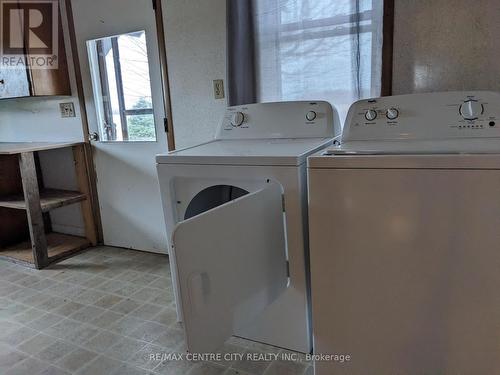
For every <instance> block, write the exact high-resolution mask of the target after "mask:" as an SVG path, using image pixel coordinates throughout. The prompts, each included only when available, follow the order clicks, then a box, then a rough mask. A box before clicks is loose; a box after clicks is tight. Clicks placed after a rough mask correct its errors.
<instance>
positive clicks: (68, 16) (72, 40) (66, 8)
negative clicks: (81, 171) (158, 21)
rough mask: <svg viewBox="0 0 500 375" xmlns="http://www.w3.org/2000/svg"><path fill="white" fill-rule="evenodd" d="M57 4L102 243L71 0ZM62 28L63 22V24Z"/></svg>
mask: <svg viewBox="0 0 500 375" xmlns="http://www.w3.org/2000/svg"><path fill="white" fill-rule="evenodd" d="M59 6H60V7H61V9H63V12H61V14H64V15H65V17H64V18H65V19H63V20H62V21H63V23H64V21H67V30H68V35H69V44H70V45H69V50H70V51H71V57H72V61H73V69H74V72H75V81H76V91H77V95H78V104H79V105H80V116H81V119H82V130H83V142H84V143H83V150H84V154H85V163H86V165H85V167H86V168H87V171H88V173H87V176H88V179H89V181H88V185H89V188H90V189H89V194H90V202H91V206H92V214H93V216H94V222H95V226H96V229H97V244H99V245H102V244H103V242H104V240H103V238H104V236H103V229H102V221H101V212H100V210H99V197H98V194H97V173H96V169H95V164H94V155H93V150H92V146H91V144H90V141H89V123H88V117H87V107H86V105H85V95H84V92H83V80H82V71H81V68H80V58H79V56H78V48H77V43H76V34H75V24H74V19H73V8H72V6H71V0H59ZM63 30H64V24H63Z"/></svg>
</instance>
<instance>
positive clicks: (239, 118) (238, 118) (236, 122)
mask: <svg viewBox="0 0 500 375" xmlns="http://www.w3.org/2000/svg"><path fill="white" fill-rule="evenodd" d="M244 122H245V115H244V114H243V113H242V112H236V113H235V114H234V115H233V117H232V118H231V125H233V126H240V125H241V124H243V123H244Z"/></svg>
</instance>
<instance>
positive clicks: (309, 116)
mask: <svg viewBox="0 0 500 375" xmlns="http://www.w3.org/2000/svg"><path fill="white" fill-rule="evenodd" d="M317 116H318V115H317V114H316V112H314V111H309V112H307V113H306V120H307V121H314V120H315V119H316V117H317Z"/></svg>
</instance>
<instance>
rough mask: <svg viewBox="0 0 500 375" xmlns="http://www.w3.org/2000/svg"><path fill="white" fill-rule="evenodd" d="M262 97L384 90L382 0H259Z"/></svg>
mask: <svg viewBox="0 0 500 375" xmlns="http://www.w3.org/2000/svg"><path fill="white" fill-rule="evenodd" d="M253 8H254V9H253V13H254V27H255V54H256V62H257V64H256V70H257V71H256V76H257V79H256V85H257V100H258V101H259V102H270V101H284V100H326V101H329V102H330V103H332V104H333V105H334V106H335V107H336V108H337V110H338V111H339V114H340V118H341V120H342V122H343V120H344V119H345V116H346V114H347V111H348V109H349V106H350V105H351V104H352V103H353V102H354V101H356V100H358V99H361V98H367V97H376V96H379V95H380V89H381V66H382V19H383V0H254V7H253Z"/></svg>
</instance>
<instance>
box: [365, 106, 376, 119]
mask: <svg viewBox="0 0 500 375" xmlns="http://www.w3.org/2000/svg"><path fill="white" fill-rule="evenodd" d="M376 118H377V111H375V110H374V109H369V110H368V111H366V113H365V119H367V120H368V121H373V120H375V119H376Z"/></svg>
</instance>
